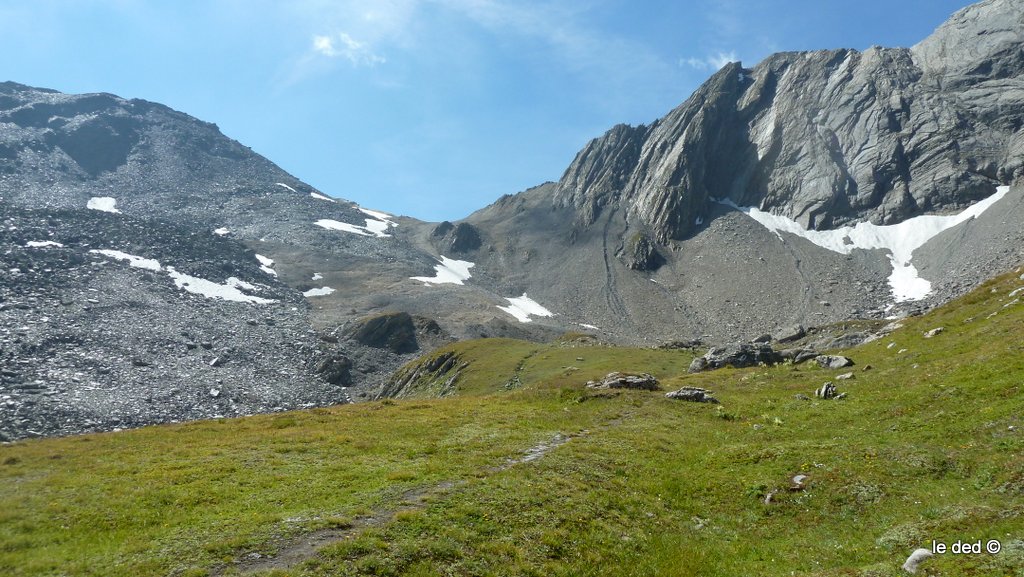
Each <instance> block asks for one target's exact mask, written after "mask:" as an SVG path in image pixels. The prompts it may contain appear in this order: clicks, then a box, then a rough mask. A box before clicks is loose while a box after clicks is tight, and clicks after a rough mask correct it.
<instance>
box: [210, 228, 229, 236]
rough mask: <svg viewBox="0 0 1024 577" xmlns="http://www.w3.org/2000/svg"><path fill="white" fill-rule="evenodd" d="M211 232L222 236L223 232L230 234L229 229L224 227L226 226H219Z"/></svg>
mask: <svg viewBox="0 0 1024 577" xmlns="http://www.w3.org/2000/svg"><path fill="white" fill-rule="evenodd" d="M213 234H215V235H217V236H224V235H225V234H231V231H230V230H228V229H226V228H224V227H221V228H218V229H217V230H215V231H213Z"/></svg>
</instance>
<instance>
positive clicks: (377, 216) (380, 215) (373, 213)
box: [356, 207, 398, 226]
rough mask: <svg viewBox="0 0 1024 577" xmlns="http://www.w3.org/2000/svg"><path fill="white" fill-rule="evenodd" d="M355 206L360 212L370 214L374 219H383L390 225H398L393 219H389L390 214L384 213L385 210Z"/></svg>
mask: <svg viewBox="0 0 1024 577" xmlns="http://www.w3.org/2000/svg"><path fill="white" fill-rule="evenodd" d="M356 208H358V209H359V212H361V213H363V214H365V215H367V216H372V217H373V218H374V219H376V220H382V221H384V222H386V223H389V224H391V226H398V223H397V222H395V221H393V220H391V218H392V217H391V215H390V214H388V213H386V212H380V211H376V210H370V209H368V208H362V207H356Z"/></svg>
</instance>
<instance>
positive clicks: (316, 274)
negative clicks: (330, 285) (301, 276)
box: [310, 272, 324, 280]
mask: <svg viewBox="0 0 1024 577" xmlns="http://www.w3.org/2000/svg"><path fill="white" fill-rule="evenodd" d="M323 278H324V275H322V274H320V273H318V272H315V273H313V278H312V279H310V280H323Z"/></svg>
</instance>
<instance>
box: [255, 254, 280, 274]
mask: <svg viewBox="0 0 1024 577" xmlns="http://www.w3.org/2000/svg"><path fill="white" fill-rule="evenodd" d="M256 260H258V261H260V270H261V271H263V272H265V273H267V274H269V275H270V276H277V271H276V270H274V269H272V268H270V267H272V266H274V259H272V258H267V257H265V256H263V255H262V254H258V255H256Z"/></svg>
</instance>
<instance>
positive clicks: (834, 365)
mask: <svg viewBox="0 0 1024 577" xmlns="http://www.w3.org/2000/svg"><path fill="white" fill-rule="evenodd" d="M814 360H815V361H817V362H818V366H819V367H821V368H823V369H842V368H844V367H852V366H853V361H852V360H850V359H849V358H848V357H844V356H841V355H818V356H817V357H814Z"/></svg>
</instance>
